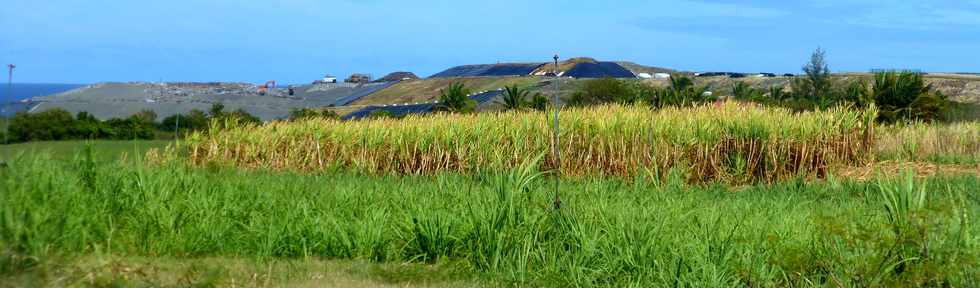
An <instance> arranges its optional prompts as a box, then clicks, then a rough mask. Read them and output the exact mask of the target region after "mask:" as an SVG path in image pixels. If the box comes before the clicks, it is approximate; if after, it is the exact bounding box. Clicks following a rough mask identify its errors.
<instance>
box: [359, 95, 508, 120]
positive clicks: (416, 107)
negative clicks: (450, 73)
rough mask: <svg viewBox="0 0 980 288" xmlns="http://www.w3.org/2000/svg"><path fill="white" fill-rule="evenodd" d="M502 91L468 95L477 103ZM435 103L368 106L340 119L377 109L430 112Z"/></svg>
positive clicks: (393, 112) (401, 113)
mask: <svg viewBox="0 0 980 288" xmlns="http://www.w3.org/2000/svg"><path fill="white" fill-rule="evenodd" d="M503 93H504V92H503V91H500V90H494V91H488V92H484V93H480V94H476V95H472V96H470V100H474V101H476V103H477V105H479V104H483V103H484V102H487V101H490V100H491V99H493V98H494V97H497V96H500V94H503ZM436 105H437V104H435V103H425V104H412V105H401V106H370V107H365V108H364V109H361V110H357V111H354V112H353V113H350V114H347V115H344V117H342V118H341V119H343V120H354V119H361V118H365V117H369V116H371V114H374V113H375V112H378V111H384V112H387V113H389V114H391V115H392V116H395V117H402V116H405V115H408V114H425V113H429V112H432V110H433V109H435V108H436Z"/></svg>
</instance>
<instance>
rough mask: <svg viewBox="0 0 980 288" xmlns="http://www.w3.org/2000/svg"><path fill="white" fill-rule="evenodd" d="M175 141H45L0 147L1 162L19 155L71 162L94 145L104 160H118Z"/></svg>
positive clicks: (94, 148) (141, 153)
mask: <svg viewBox="0 0 980 288" xmlns="http://www.w3.org/2000/svg"><path fill="white" fill-rule="evenodd" d="M171 143H173V141H165V140H132V141H121V140H94V141H44V142H27V143H17V144H10V145H0V160H4V161H6V160H10V159H12V158H14V157H16V156H17V155H21V154H23V155H32V154H41V153H44V154H49V155H51V156H52V157H53V158H55V159H59V160H70V159H71V158H72V157H74V156H75V155H76V154H77V153H79V152H81V151H82V150H83V149H84V147H85V145H89V144H90V145H92V148H93V150H95V151H96V153H97V154H99V157H100V158H102V159H104V160H116V159H119V158H120V157H123V156H124V155H125V156H127V157H132V156H133V155H134V152H135V153H136V154H137V155H143V154H145V153H146V151H147V150H149V149H151V148H163V147H166V146H167V144H171Z"/></svg>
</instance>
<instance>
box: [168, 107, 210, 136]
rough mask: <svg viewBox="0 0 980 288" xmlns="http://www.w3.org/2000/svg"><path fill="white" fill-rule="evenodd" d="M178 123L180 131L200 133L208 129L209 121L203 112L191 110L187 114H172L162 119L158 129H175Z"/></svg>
mask: <svg viewBox="0 0 980 288" xmlns="http://www.w3.org/2000/svg"><path fill="white" fill-rule="evenodd" d="M178 121H179V124H180V127H179V128H180V130H182V131H200V130H204V129H206V128H208V122H209V121H210V120H209V119H208V115H207V114H205V113H204V111H201V110H197V109H193V110H191V112H188V113H187V114H174V115H170V116H168V117H167V118H163V121H161V122H160V128H161V129H163V130H168V131H169V130H171V129H174V128H177V126H178Z"/></svg>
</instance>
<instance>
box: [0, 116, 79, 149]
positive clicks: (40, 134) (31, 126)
mask: <svg viewBox="0 0 980 288" xmlns="http://www.w3.org/2000/svg"><path fill="white" fill-rule="evenodd" d="M74 126H75V118H74V117H72V116H71V113H68V111H65V110H63V109H51V110H47V111H43V112H39V113H24V112H21V113H17V115H15V116H14V117H13V118H12V119H10V127H9V133H10V138H11V139H10V140H11V141H12V142H26V141H49V140H66V139H72V138H75V135H72V133H71V132H72V130H73V127H74Z"/></svg>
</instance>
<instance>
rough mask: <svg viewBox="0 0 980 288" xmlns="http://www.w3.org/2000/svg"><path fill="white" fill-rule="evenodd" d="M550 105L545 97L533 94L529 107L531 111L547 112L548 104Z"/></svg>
mask: <svg viewBox="0 0 980 288" xmlns="http://www.w3.org/2000/svg"><path fill="white" fill-rule="evenodd" d="M550 103H551V101H548V98H547V97H545V96H544V95H543V94H541V93H534V96H532V97H531V103H530V105H531V109H534V110H538V111H544V110H548V104H550Z"/></svg>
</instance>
